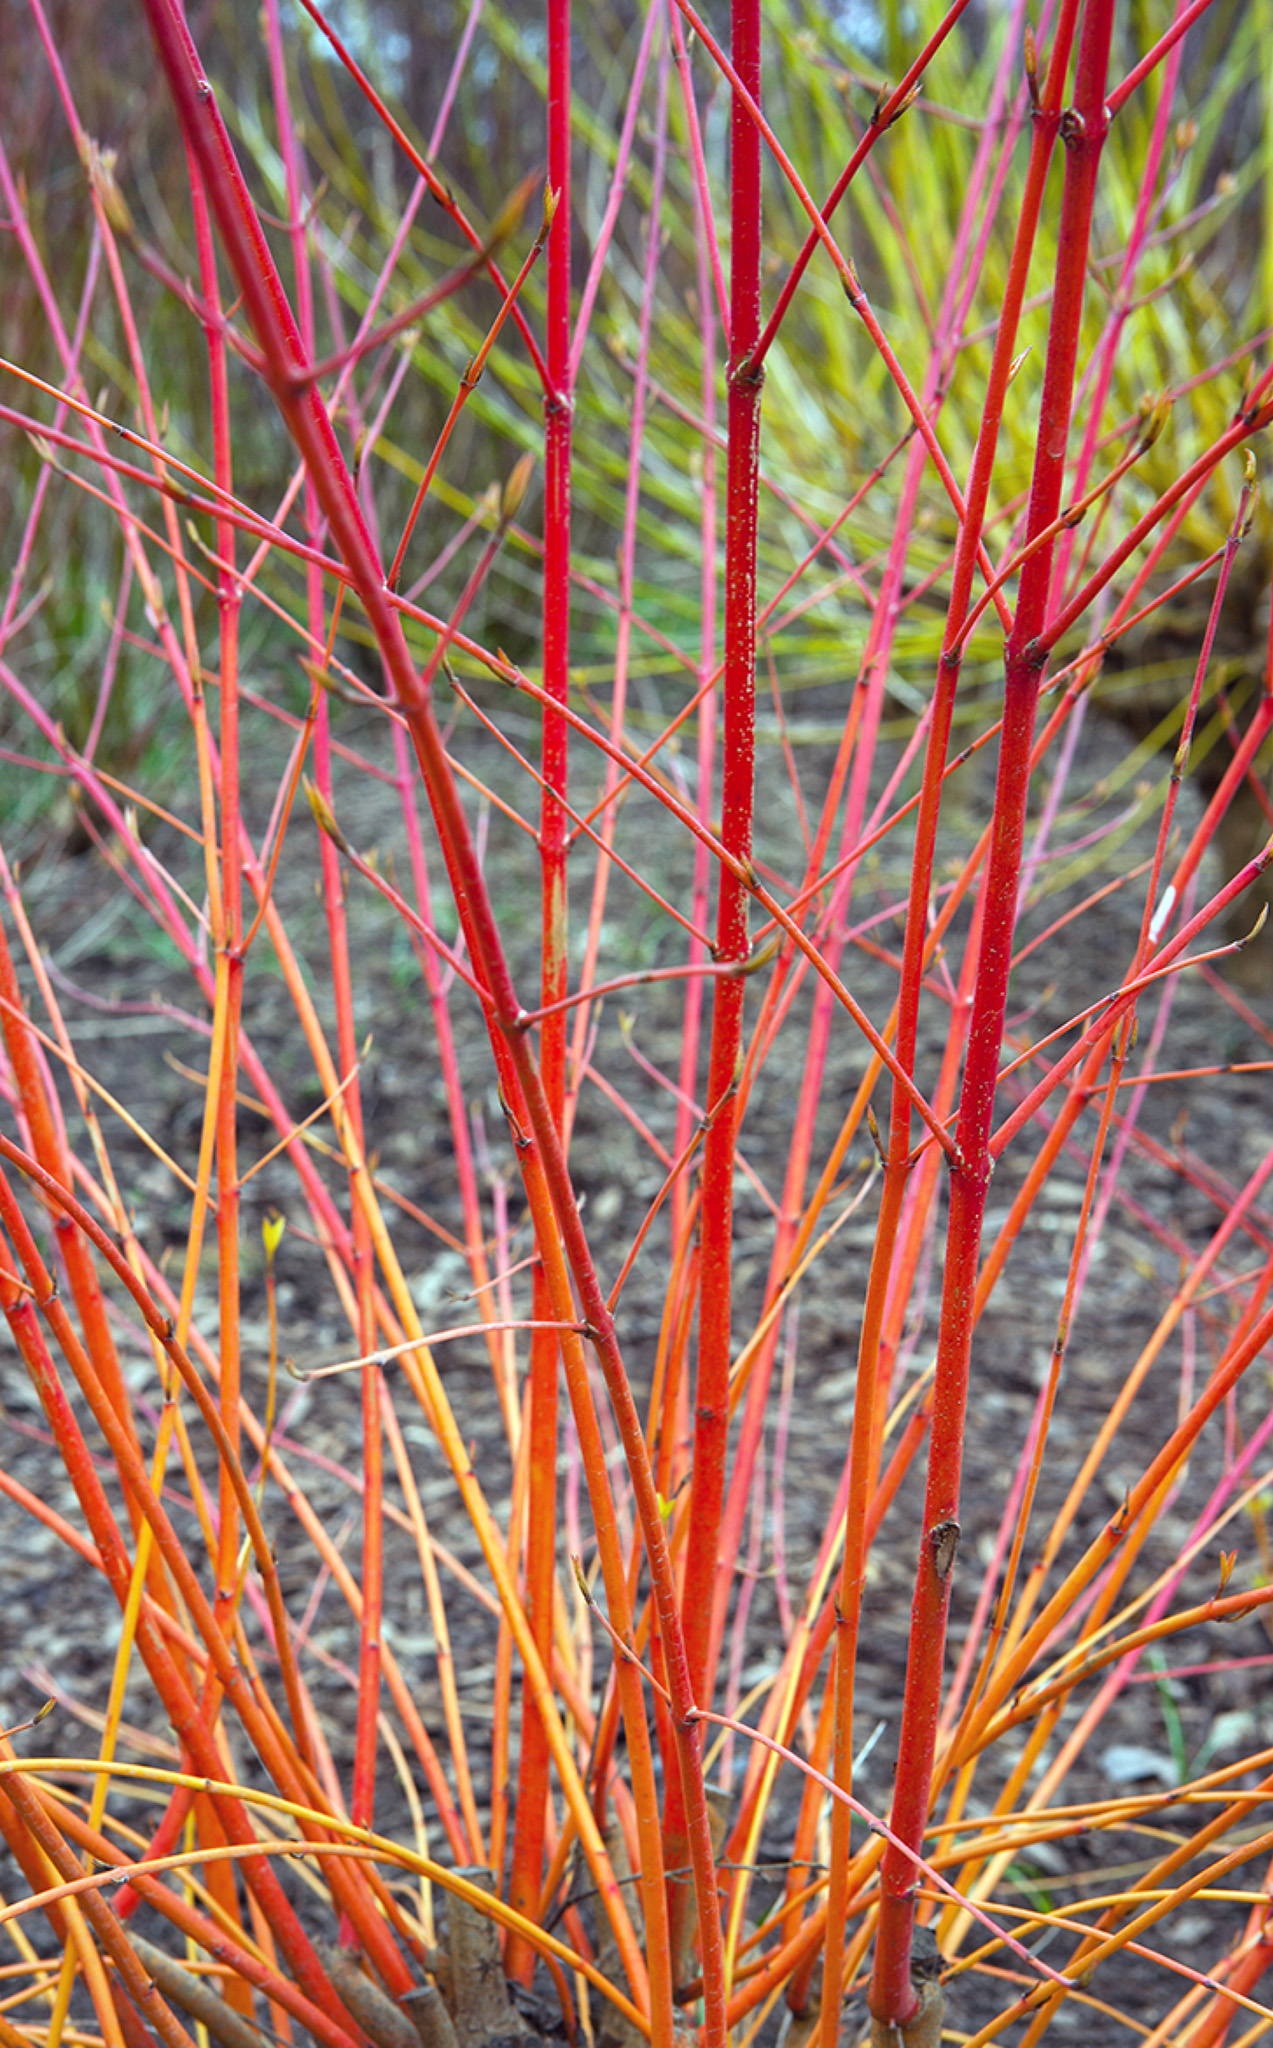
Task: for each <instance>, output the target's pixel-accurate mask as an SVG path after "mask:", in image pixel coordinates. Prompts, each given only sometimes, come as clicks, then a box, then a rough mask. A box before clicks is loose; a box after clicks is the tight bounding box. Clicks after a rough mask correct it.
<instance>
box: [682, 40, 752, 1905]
mask: <svg viewBox="0 0 1273 2048" xmlns="http://www.w3.org/2000/svg"><path fill="white" fill-rule="evenodd" d="M731 27H732V41H731V51H732V55H733V60H734V65H735V67H736V70H737V73H738V76H739V78H740V79H741V81H742V83H743V86H744V87H745V89H746V90H747V91H748V92H749V93H750V94H751V96H752V98H753V99H754V100H758V99H759V97H760V5H759V0H734V5H733V8H732V11H731ZM760 188H761V139H760V131H759V129H758V128H757V126H756V124H755V122H754V121H753V120H752V118H751V116H750V114H749V113H748V111H747V109H746V107H745V106H744V105H742V103H741V102H740V101H739V100H738V98H737V97H735V99H734V102H733V107H732V112H731V125H730V235H731V245H730V323H729V325H730V347H729V371H728V377H729V386H728V445H727V452H726V482H725V493H726V506H725V650H724V651H725V661H724V706H723V717H722V722H721V737H722V769H721V838H722V841H723V843H724V845H725V846H726V847H727V848H728V850H729V852H730V853H732V854H734V855H736V856H737V858H738V859H739V860H740V861H742V862H749V861H750V859H751V843H752V805H753V783H754V766H755V727H756V703H755V675H756V520H757V496H758V488H759V481H758V480H759V463H760V401H761V388H762V383H763V372H762V371H761V370H759V369H758V368H756V367H755V366H754V365H753V362H752V351H753V350H754V348H755V346H756V343H757V342H758V341H759V339H760V261H761V204H760ZM747 903H748V897H747V891H746V889H745V888H744V887H743V885H742V883H741V882H740V881H739V880H738V879H737V876H736V874H735V873H733V872H731V871H730V870H728V869H724V868H723V869H722V870H721V877H720V897H719V905H718V910H717V919H716V945H715V953H716V958H717V959H718V960H720V961H728V960H740V961H741V960H745V959H746V957H747V953H748V948H749V943H750V941H749V937H748V929H747ZM743 997H744V981H743V978H742V977H741V976H732V975H725V976H722V977H721V978H720V979H719V980H718V981H716V982H715V984H714V1000H713V1008H712V1040H711V1053H710V1057H709V1063H708V1080H707V1115H708V1129H707V1137H706V1140H705V1143H704V1152H703V1210H702V1226H701V1229H702V1279H701V1291H700V1296H699V1334H698V1347H699V1349H698V1385H697V1393H696V1402H695V1414H694V1470H693V1479H692V1482H691V1489H690V1502H689V1511H688V1517H689V1535H688V1542H687V1546H686V1562H685V1584H684V1593H683V1596H682V1614H683V1617H684V1629H685V1649H686V1656H687V1659H688V1662H689V1676H690V1684H691V1686H692V1687H693V1691H694V1696H695V1698H696V1699H697V1700H698V1701H699V1702H700V1703H702V1704H706V1703H707V1700H708V1697H709V1696H710V1693H711V1672H710V1670H709V1668H708V1667H709V1662H710V1651H711V1623H712V1604H713V1603H712V1590H713V1583H714V1580H715V1576H716V1569H717V1551H718V1544H719V1535H720V1522H721V1508H722V1504H723V1501H724V1493H725V1452H726V1440H727V1437H728V1430H729V1340H730V1294H731V1284H732V1277H733V1259H732V1236H733V1222H734V1161H735V1154H736V1149H737V1138H738V1080H739V1074H740V1070H741V1064H742V1023H743ZM682 1814H683V1809H682V1807H681V1803H680V1800H679V1798H678V1796H677V1790H676V1787H675V1785H672V1786H671V1787H670V1788H669V1798H668V1814H667V1835H668V1862H669V1866H670V1867H672V1868H676V1867H677V1866H678V1865H679V1864H681V1863H683V1862H684V1860H685V1858H684V1855H683V1853H682V1850H681V1843H682V1841H683V1818H682ZM681 1896H682V1897H683V1896H684V1894H683V1892H682V1894H681ZM680 1918H681V1915H680V1912H679V1911H677V1912H676V1913H675V1916H674V1920H673V1934H674V1940H675V1939H676V1938H677V1936H678V1934H679V1927H680Z"/></svg>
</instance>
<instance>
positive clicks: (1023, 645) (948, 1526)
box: [870, 0, 1114, 2026]
mask: <svg viewBox="0 0 1273 2048" xmlns="http://www.w3.org/2000/svg"><path fill="white" fill-rule="evenodd" d="M1113 16H1114V0H1089V5H1088V8H1087V11H1086V14H1085V17H1084V21H1083V28H1082V33H1081V37H1080V41H1079V54H1078V62H1077V66H1076V76H1075V94H1074V104H1073V106H1072V107H1071V108H1070V109H1069V111H1068V112H1067V113H1066V114H1065V115H1064V116H1063V118H1062V122H1061V136H1062V140H1063V141H1064V143H1065V145H1066V150H1067V159H1066V175H1065V189H1064V193H1063V197H1062V202H1061V221H1060V232H1059V237H1058V254H1057V264H1056V284H1055V292H1054V297H1053V306H1052V322H1051V328H1050V331H1049V336H1048V357H1047V365H1046V368H1045V371H1044V378H1043V392H1042V397H1041V401H1040V414H1039V429H1038V440H1037V453H1036V458H1035V467H1034V478H1033V483H1032V486H1031V493H1030V505H1029V512H1028V517H1027V536H1026V537H1027V545H1028V544H1029V542H1030V541H1031V540H1032V539H1033V538H1034V536H1035V535H1037V534H1041V533H1043V532H1044V531H1045V529H1047V528H1048V527H1050V526H1051V525H1052V524H1053V522H1054V521H1055V520H1056V517H1057V514H1058V512H1059V510H1060V505H1061V486H1062V481H1063V478H1064V471H1065V454H1066V445H1067V440H1068V434H1069V425H1070V413H1071V408H1072V404H1073V395H1074V377H1075V366H1076V363H1077V358H1078V343H1079V331H1080V326H1081V321H1082V313H1083V294H1084V288H1085V284H1086V276H1087V255H1088V241H1089V236H1090V233H1091V222H1092V206H1093V202H1094V199H1095V193H1096V174H1097V170H1098V167H1099V164H1100V157H1101V150H1102V147H1103V145H1104V141H1105V136H1106V133H1107V131H1108V127H1109V116H1108V112H1107V110H1106V106H1105V81H1106V75H1107V70H1108V65H1109V51H1110V39H1111V35H1112V32H1113ZM1053 551H1054V550H1053V544H1052V543H1051V542H1045V543H1044V544H1043V545H1041V546H1040V547H1038V548H1037V549H1036V550H1035V552H1034V553H1032V554H1031V555H1030V556H1029V557H1028V559H1027V561H1026V564H1025V567H1024V569H1023V571H1022V576H1021V590H1020V598H1019V602H1018V605H1017V612H1016V618H1015V621H1014V624H1013V629H1012V632H1011V635H1010V637H1009V640H1008V645H1007V648H1006V651H1005V662H1004V667H1005V678H1004V718H1003V732H1002V737H1001V740H1000V750H999V770H998V779H997V783H996V788H995V808H994V823H993V829H992V836H991V846H990V858H989V862H988V866H987V870H986V879H985V885H984V892H983V903H984V922H983V927H982V936H981V945H980V950H979V954H978V962H977V979H976V985H975V989H974V994H973V1008H972V1019H971V1023H970V1026H969V1040H968V1057H967V1063H966V1066H965V1070H964V1085H963V1092H962V1095H961V1098H960V1109H959V1121H958V1125H957V1129H956V1141H957V1145H958V1156H957V1159H956V1161H955V1163H954V1165H953V1167H952V1170H951V1194H950V1219H949V1226H948V1231H947V1243H946V1265H945V1273H944V1276H943V1286H942V1306H941V1322H940V1327H939V1331H938V1339H937V1369H936V1378H935V1382H934V1393H933V1416H932V1436H931V1443H930V1449H929V1460H928V1483H927V1490H926V1494H925V1501H924V1522H923V1530H922V1534H921V1538H920V1546H919V1562H918V1567H917V1571H916V1578H915V1593H914V1599H913V1603H912V1608H911V1636H910V1652H909V1657H908V1660H907V1672H906V1693H905V1699H904V1703H903V1708H902V1726H901V1732H900V1736H899V1742H898V1760H897V1783H896V1792H895V1794H894V1800H893V1813H892V1826H893V1830H894V1832H895V1835H896V1836H897V1838H898V1841H899V1842H900V1844H902V1845H904V1846H900V1847H899V1846H895V1845H894V1844H893V1843H890V1845H889V1848H888V1849H887V1851H886V1852H885V1856H884V1861H883V1865H882V1870H881V1904H880V1922H879V1932H878V1936H877V1940H876V1953H875V1972H874V1977H873V1979H872V1984H871V1993H870V2003H871V2010H872V2012H873V2013H874V2014H875V2016H876V2018H877V2019H878V2020H879V2021H881V2022H882V2023H883V2024H884V2025H886V2026H902V2025H905V2024H906V2022H907V2021H908V2020H910V2019H911V2018H913V2016H914V2013H915V2009H916V2003H917V2001H916V1994H915V1991H914V1988H913V1986H912V1983H911V1976H910V1948H911V1930H912V1927H913V1924H914V1890H915V1866H914V1863H913V1862H912V1860H911V1857H910V1856H909V1855H908V1854H907V1853H906V1850H907V1848H910V1849H912V1850H918V1849H919V1846H920V1844H921V1842H922V1839H923V1833H924V1826H925V1822H926V1821H927V1818H928V1808H929V1798H930V1785H931V1781H932V1769H933V1756H934V1748H935V1744H936V1737H937V1723H938V1714H939V1710H940V1704H941V1679H942V1664H943V1659H944V1655H945V1647H946V1621H947V1615H948V1611H949V1604H950V1591H951V1578H952V1566H953V1562H954V1554H955V1546H956V1545H957V1542H958V1532H959V1520H958V1518H959V1488H960V1477H961V1471H962V1463H963V1440H964V1427H965V1422H966V1416H967V1403H968V1375H969V1361H970V1356H971V1348H972V1331H973V1323H974V1304H975V1298H976V1282H977V1262H978V1256H979V1253H980V1247H981V1232H982V1225H983V1221H984V1217H985V1205H986V1194H987V1191H988V1188H989V1184H990V1173H991V1167H992V1161H991V1156H990V1142H989V1141H990V1132H991V1117H992V1114H993V1110H994V1098H995V1080H996V1076H997V1073H998V1068H999V1057H1000V1049H1001V1046H1002V1043H1003V1020H1004V1011H1005V1008H1006V1004H1007V995H1008V975H1009V970H1010V967H1011V961H1012V936H1013V929H1014V925H1015V922H1016V906H1017V895H1018V880H1019V876H1020V870H1021V849H1022V843H1023V839H1024V832H1025V809H1026V798H1027V796H1028V794H1029V784H1030V753H1031V741H1032V739H1033V735H1034V716H1035V708H1036V705H1037V702H1038V695H1039V685H1040V682H1041V680H1042V674H1043V665H1044V664H1043V660H1042V659H1041V658H1040V654H1039V651H1038V649H1037V647H1036V644H1035V643H1036V639H1037V636H1038V635H1039V634H1040V633H1041V632H1042V630H1043V626H1044V623H1045V620H1046V617H1047V601H1048V589H1049V583H1050V579H1051V573H1052V557H1053Z"/></svg>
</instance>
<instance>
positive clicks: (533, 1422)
mask: <svg viewBox="0 0 1273 2048" xmlns="http://www.w3.org/2000/svg"><path fill="white" fill-rule="evenodd" d="M548 189H549V191H550V192H551V193H552V194H553V197H554V200H555V203H556V212H555V213H554V215H553V222H552V226H551V228H550V229H549V231H548V252H547V257H548V276H547V302H548V304H547V333H546V336H545V344H546V345H545V351H544V354H545V362H546V364H547V371H548V381H547V386H546V389H545V392H544V597H543V627H544V690H545V692H546V695H547V697H548V698H549V699H551V700H552V702H551V705H550V704H549V703H547V702H546V703H545V705H544V708H543V728H542V740H541V748H542V754H541V760H542V769H543V777H544V781H543V796H542V802H541V808H540V826H539V858H540V887H541V919H542V927H541V955H540V958H541V967H540V1001H541V1003H543V1004H545V1005H547V1004H550V1003H556V1002H559V1001H560V1000H561V998H562V997H563V996H564V995H565V994H566V976H567V966H568V962H567V954H566V943H567V930H568V924H567V893H566V870H567V848H568V826H569V818H568V813H567V811H566V809H565V797H566V791H567V782H568V772H569V734H570V728H569V726H568V725H567V723H566V720H565V719H564V718H562V717H561V715H560V714H559V712H558V711H557V710H556V709H555V708H553V707H555V706H556V705H558V704H563V705H564V704H565V702H566V697H567V693H568V690H569V662H570V458H571V412H572V391H571V382H572V372H571V363H570V237H571V214H570V0H548ZM567 1022H568V1019H567V1015H566V1012H565V1011H564V1010H559V1011H558V1012H557V1013H556V1014H555V1015H554V1016H551V1017H546V1018H545V1019H544V1022H543V1024H542V1026H541V1030H540V1052H539V1060H540V1071H541V1073H542V1075H543V1082H544V1093H545V1095H546V1097H547V1100H548V1106H549V1109H550V1111H551V1114H552V1116H553V1119H554V1122H555V1123H556V1125H557V1129H558V1130H559V1131H560V1130H561V1129H562V1123H563V1113H564V1107H565V1097H566V1032H567ZM533 1313H534V1318H535V1320H536V1321H537V1322H540V1323H546V1322H550V1321H551V1320H552V1314H553V1310H552V1303H551V1300H550V1298H549V1294H548V1288H547V1284H546V1281H545V1276H544V1270H543V1266H542V1264H541V1263H540V1261H539V1260H536V1264H535V1273H534V1310H533ZM557 1375H558V1349H557V1338H556V1335H555V1333H554V1332H553V1331H552V1330H545V1329H538V1330H535V1331H534V1332H533V1333H532V1336H531V1345H530V1405H529V1429H530V1474H529V1492H528V1498H527V1530H526V1618H527V1620H528V1622H529V1624H530V1627H531V1629H532V1631H533V1632H534V1636H535V1640H536V1642H537V1643H538V1645H539V1651H540V1655H541V1656H542V1657H543V1659H544V1662H545V1664H549V1663H551V1653H552V1625H553V1618H552V1616H553V1578H554V1572H555V1566H556V1533H557ZM548 1762H549V1757H548V1739H547V1735H546V1733H545V1730H544V1726H543V1723H542V1721H541V1720H540V1717H539V1711H538V1709H537V1707H536V1705H535V1702H534V1698H533V1693H532V1687H531V1682H530V1678H529V1675H528V1676H527V1678H526V1682H525V1685H524V1687H523V1692H522V1743H521V1757H520V1761H519V1766H518V1781H517V1811H516V1816H515V1819H514V1824H513V1857H512V1867H511V1870H510V1874H509V1900H510V1903H511V1904H512V1905H514V1906H516V1908H517V1910H518V1911H519V1912H521V1913H525V1914H526V1916H527V1917H528V1918H530V1919H533V1918H534V1917H535V1915H536V1913H537V1911H538V1904H539V1893H540V1885H541V1883H542V1879H543V1859H544V1827H545V1820H546V1816H547V1804H548ZM505 1961H506V1966H507V1968H508V1971H509V1974H510V1975H512V1976H516V1977H518V1978H520V1979H521V1981H522V1982H523V1983H525V1984H529V1983H530V1980H531V1976H532V1974H533V1971H534V1966H535V1957H534V1954H533V1952H532V1951H531V1950H530V1949H529V1948H528V1947H526V1945H525V1944H524V1943H521V1942H517V1941H512V1940H510V1942H509V1944H508V1949H507V1953H506V1957H505Z"/></svg>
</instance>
